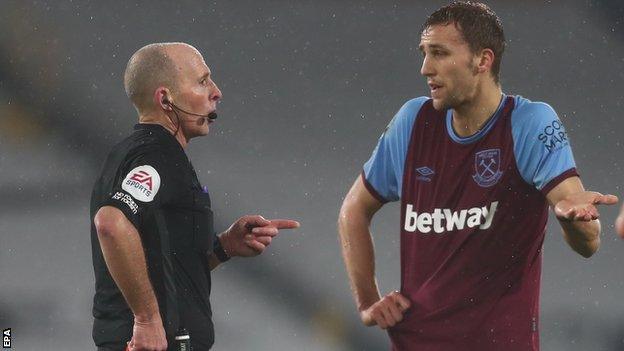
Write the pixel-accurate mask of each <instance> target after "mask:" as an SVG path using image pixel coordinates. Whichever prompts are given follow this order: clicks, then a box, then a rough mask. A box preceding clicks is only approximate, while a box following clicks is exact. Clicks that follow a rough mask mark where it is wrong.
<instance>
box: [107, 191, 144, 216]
mask: <svg viewBox="0 0 624 351" xmlns="http://www.w3.org/2000/svg"><path fill="white" fill-rule="evenodd" d="M112 199H113V200H119V201H121V202H123V203H124V204H126V205H128V207H130V210H131V211H132V213H133V214H137V213H138V212H139V206H137V204H136V202H134V200H132V198H131V197H130V195H128V194H124V193H122V192H121V191H118V192H116V193H115V195H113V197H112Z"/></svg>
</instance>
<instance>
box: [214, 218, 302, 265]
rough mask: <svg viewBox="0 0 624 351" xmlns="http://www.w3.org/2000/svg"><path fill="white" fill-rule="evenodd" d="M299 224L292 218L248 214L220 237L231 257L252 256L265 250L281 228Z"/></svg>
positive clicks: (295, 226)
mask: <svg viewBox="0 0 624 351" xmlns="http://www.w3.org/2000/svg"><path fill="white" fill-rule="evenodd" d="M299 226H300V224H299V222H297V221H295V220H291V219H265V218H264V217H262V216H259V215H247V216H243V217H241V218H239V219H238V220H237V221H236V222H234V223H233V224H232V225H231V226H230V228H228V230H226V231H225V232H223V233H222V234H221V235H220V236H219V237H220V239H221V242H222V244H223V248H224V249H225V251H226V253H227V254H228V255H229V256H230V257H234V256H241V257H251V256H257V255H259V254H261V253H262V252H264V250H266V248H267V247H268V246H269V245H271V241H272V240H273V239H274V238H275V236H277V234H278V233H279V230H280V229H295V228H299Z"/></svg>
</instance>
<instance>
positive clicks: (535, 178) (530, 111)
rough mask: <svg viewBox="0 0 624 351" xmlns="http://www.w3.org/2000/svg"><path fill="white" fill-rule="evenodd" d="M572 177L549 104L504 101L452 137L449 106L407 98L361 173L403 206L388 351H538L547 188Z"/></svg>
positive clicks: (374, 189) (372, 187)
mask: <svg viewBox="0 0 624 351" xmlns="http://www.w3.org/2000/svg"><path fill="white" fill-rule="evenodd" d="M572 176H578V174H577V173H576V166H575V163H574V158H573V156H572V151H571V149H570V144H569V141H568V137H567V134H566V132H565V129H564V127H563V125H562V123H561V121H560V120H559V118H558V117H557V114H556V113H555V111H554V110H553V109H552V108H551V107H550V106H549V105H547V104H545V103H541V102H532V101H529V100H527V99H525V98H523V97H520V96H515V97H514V96H503V97H502V99H501V103H500V106H499V107H498V110H497V111H496V112H495V113H494V115H493V116H492V117H491V118H490V119H489V120H488V121H487V122H486V124H485V125H484V126H483V128H482V129H481V130H480V131H479V132H477V133H476V134H474V135H472V136H470V137H466V138H462V137H460V136H458V135H457V134H456V132H455V131H454V129H453V126H452V110H445V111H437V110H435V109H434V108H433V103H432V100H430V99H428V98H426V97H420V98H416V99H412V100H410V101H408V102H407V103H405V105H403V107H402V108H401V109H400V110H399V111H398V113H397V114H396V116H395V117H394V118H393V120H392V121H391V122H390V124H389V126H388V128H387V130H386V131H385V132H384V134H383V135H382V136H381V138H380V139H379V142H378V144H377V147H376V148H375V150H374V151H373V154H372V156H371V158H370V159H369V160H368V162H366V164H365V165H364V169H363V173H362V177H363V179H364V184H365V185H366V187H367V189H368V190H369V192H370V193H371V194H372V195H373V196H375V197H376V198H377V199H378V200H379V201H381V202H388V201H397V200H400V201H401V293H402V294H404V295H405V296H406V297H407V298H408V299H409V300H410V301H411V302H412V307H411V308H410V309H409V310H408V311H407V312H406V314H405V316H404V319H403V321H402V322H401V323H399V324H398V325H397V326H395V327H394V328H392V329H391V330H390V332H389V333H390V338H391V341H392V344H393V348H394V350H401V351H404V350H418V351H456V350H468V351H472V350H475V351H476V350H478V351H490V350H491V351H495V350H505V351H516V350H517V351H526V350H538V349H539V334H538V312H539V287H540V274H541V248H542V243H543V241H544V233H545V227H546V221H547V218H548V203H547V200H546V194H547V193H548V192H549V191H550V190H551V189H553V188H554V187H555V186H556V185H557V184H559V183H560V182H561V181H563V180H565V179H566V178H568V177H572Z"/></svg>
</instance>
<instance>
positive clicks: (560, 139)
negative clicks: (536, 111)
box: [537, 119, 568, 152]
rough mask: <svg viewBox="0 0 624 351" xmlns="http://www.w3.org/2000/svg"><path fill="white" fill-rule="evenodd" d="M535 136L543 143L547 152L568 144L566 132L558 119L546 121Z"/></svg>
mask: <svg viewBox="0 0 624 351" xmlns="http://www.w3.org/2000/svg"><path fill="white" fill-rule="evenodd" d="M537 138H538V139H539V141H541V142H542V144H544V147H545V148H546V151H548V152H551V151H553V150H558V149H560V148H561V147H563V146H566V145H568V133H566V130H565V128H564V127H563V124H562V123H561V121H560V120H558V119H556V120H554V121H552V122H550V123H548V124H547V125H546V126H545V127H544V129H543V130H542V132H541V133H540V134H539V135H538V136H537Z"/></svg>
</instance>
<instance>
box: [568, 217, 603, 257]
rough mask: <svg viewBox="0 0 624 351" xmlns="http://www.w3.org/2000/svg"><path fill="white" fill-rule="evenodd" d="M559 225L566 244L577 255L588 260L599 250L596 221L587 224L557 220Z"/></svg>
mask: <svg viewBox="0 0 624 351" xmlns="http://www.w3.org/2000/svg"><path fill="white" fill-rule="evenodd" d="M559 223H560V224H561V229H562V230H563V237H564V238H565V240H566V242H567V243H568V245H569V246H570V247H571V248H572V250H574V251H575V252H577V253H578V254H579V255H581V256H583V257H585V258H588V257H591V256H592V255H593V254H594V253H596V251H598V249H599V248H600V221H599V220H598V219H595V220H592V221H588V222H582V221H565V220H559Z"/></svg>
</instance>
